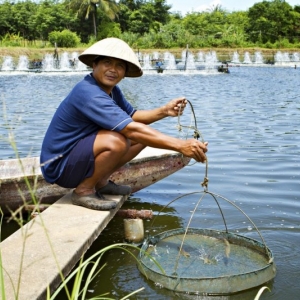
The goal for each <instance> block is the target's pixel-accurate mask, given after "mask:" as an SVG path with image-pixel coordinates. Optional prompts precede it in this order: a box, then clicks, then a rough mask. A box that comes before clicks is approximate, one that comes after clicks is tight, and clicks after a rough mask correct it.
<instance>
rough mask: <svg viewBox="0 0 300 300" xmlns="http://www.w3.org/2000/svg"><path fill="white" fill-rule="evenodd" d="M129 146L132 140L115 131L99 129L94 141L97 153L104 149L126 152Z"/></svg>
mask: <svg viewBox="0 0 300 300" xmlns="http://www.w3.org/2000/svg"><path fill="white" fill-rule="evenodd" d="M129 147H130V140H128V139H127V138H126V137H125V136H124V135H122V134H120V133H118V132H114V131H105V132H103V131H99V132H98V134H97V136H96V139H95V143H94V151H95V152H96V153H95V154H96V155H97V153H100V152H103V151H111V152H114V153H126V152H127V151H128V150H129Z"/></svg>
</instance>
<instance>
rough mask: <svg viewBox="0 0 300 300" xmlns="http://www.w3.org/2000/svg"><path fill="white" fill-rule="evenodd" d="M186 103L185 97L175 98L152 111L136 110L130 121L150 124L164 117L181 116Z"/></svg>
mask: <svg viewBox="0 0 300 300" xmlns="http://www.w3.org/2000/svg"><path fill="white" fill-rule="evenodd" d="M186 103H187V101H186V99H185V97H180V98H176V99H173V100H171V101H170V102H169V103H167V104H166V105H164V106H161V107H158V108H155V109H152V110H137V111H136V112H135V113H134V115H133V116H132V119H133V120H134V121H135V122H139V123H143V124H151V123H153V122H156V121H158V120H161V119H163V118H166V117H176V116H178V114H179V113H180V114H182V112H183V110H184V108H185V105H186Z"/></svg>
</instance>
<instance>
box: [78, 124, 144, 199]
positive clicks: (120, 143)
mask: <svg viewBox="0 0 300 300" xmlns="http://www.w3.org/2000/svg"><path fill="white" fill-rule="evenodd" d="M144 148H145V146H144V145H141V144H131V141H130V140H128V139H126V138H125V137H124V136H123V135H121V134H119V133H117V132H114V131H107V130H101V131H99V132H98V134H97V136H96V138H95V142H94V147H93V152H94V157H95V168H94V172H93V175H92V176H91V177H88V178H86V179H85V180H83V181H82V182H81V183H80V184H79V185H78V186H77V187H76V189H75V193H76V194H77V195H90V194H94V193H95V189H99V188H101V187H103V186H105V185H106V184H107V181H108V178H109V177H110V176H111V174H112V173H114V172H115V171H116V170H118V169H119V168H120V167H122V166H123V165H124V164H126V163H127V162H128V161H130V160H132V159H133V158H134V157H135V156H136V155H137V154H139V153H140V152H141V151H142V150H143V149H144Z"/></svg>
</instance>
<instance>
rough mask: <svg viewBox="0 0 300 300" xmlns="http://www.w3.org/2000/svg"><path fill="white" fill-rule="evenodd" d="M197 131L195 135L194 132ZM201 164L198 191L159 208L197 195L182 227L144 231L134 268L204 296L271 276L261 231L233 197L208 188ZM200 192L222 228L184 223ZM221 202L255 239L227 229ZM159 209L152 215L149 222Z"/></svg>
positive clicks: (193, 214) (270, 259)
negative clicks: (242, 220)
mask: <svg viewBox="0 0 300 300" xmlns="http://www.w3.org/2000/svg"><path fill="white" fill-rule="evenodd" d="M193 129H194V130H195V128H193ZM195 131H197V129H196V130H195ZM197 136H199V137H200V134H198V132H197ZM207 170H208V162H207V161H206V174H205V177H204V181H203V182H202V186H203V187H204V191H200V192H192V193H189V194H186V195H183V196H180V197H178V198H176V199H174V200H172V201H171V202H169V203H168V204H167V205H166V206H165V207H164V208H163V209H162V210H161V212H162V211H164V209H165V208H167V207H168V206H169V205H170V204H171V203H173V202H175V201H177V200H181V199H183V198H184V197H188V198H189V199H187V200H184V201H183V203H186V202H188V200H190V199H192V196H193V195H200V197H199V199H198V200H197V201H196V202H195V204H194V209H193V210H192V211H191V216H190V219H189V221H188V223H187V226H186V228H177V229H173V230H169V231H165V232H162V233H160V234H157V235H153V236H151V235H149V236H148V237H147V238H146V239H145V241H144V243H143V245H142V247H141V250H140V253H139V264H138V268H139V270H140V271H141V272H142V273H143V274H144V275H145V276H146V277H147V278H148V279H150V280H152V281H153V282H155V283H156V284H158V285H160V286H161V287H164V288H166V289H169V290H173V291H175V292H184V293H189V294H192V293H195V294H197V295H206V296H207V295H230V294H234V293H238V292H241V291H244V290H247V289H251V288H254V287H258V286H260V285H262V284H264V283H266V282H268V281H270V280H272V279H273V278H274V277H275V275H276V266H275V263H274V258H273V255H272V252H271V250H270V249H269V248H268V247H267V246H266V243H265V241H264V239H263V237H262V235H261V233H260V232H259V230H258V228H257V227H256V226H255V224H254V223H253V222H252V220H251V219H250V218H249V217H248V216H247V215H246V214H245V213H244V212H243V211H242V210H241V209H240V208H239V207H238V206H237V205H236V204H235V203H233V202H232V201H230V200H228V199H226V198H224V197H222V196H220V195H217V194H214V193H212V192H209V191H208V177H207ZM205 197H211V198H210V199H209V200H213V203H215V204H216V209H217V210H218V211H219V212H220V216H221V218H222V220H223V223H224V229H223V225H222V227H221V228H222V230H215V229H201V228H193V227H192V226H190V225H191V222H192V219H193V218H195V219H196V220H198V216H197V213H198V212H199V205H200V203H201V202H202V200H203V199H204V198H205ZM221 202H222V206H223V204H224V202H225V204H226V205H227V204H229V207H234V208H235V209H237V210H238V211H239V212H240V213H242V214H243V215H244V216H245V217H246V218H247V219H248V221H249V222H250V223H251V224H252V227H253V228H255V230H256V232H257V234H258V236H259V238H260V240H261V241H257V240H255V239H252V238H249V237H246V236H243V235H240V234H236V233H233V232H229V230H228V227H227V223H226V221H225V217H224V213H223V209H222V207H221ZM224 207H225V206H224ZM159 214H160V213H159ZM159 214H158V215H157V216H156V217H155V218H154V219H153V221H152V224H151V227H152V226H153V224H154V222H155V220H156V218H157V217H158V216H159ZM194 221H195V220H194ZM194 221H193V224H194V223H195V222H194ZM252 227H251V228H252ZM149 232H151V230H150V231H149Z"/></svg>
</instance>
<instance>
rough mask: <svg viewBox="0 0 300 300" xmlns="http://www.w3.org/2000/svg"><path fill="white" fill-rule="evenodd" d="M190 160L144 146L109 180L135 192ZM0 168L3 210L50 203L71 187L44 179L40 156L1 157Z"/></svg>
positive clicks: (170, 152) (174, 153) (5, 211)
mask: <svg viewBox="0 0 300 300" xmlns="http://www.w3.org/2000/svg"><path fill="white" fill-rule="evenodd" d="M189 161H190V158H187V157H183V156H182V154H180V153H178V152H174V151H170V150H163V149H156V148H151V147H147V148H145V149H144V150H143V151H142V152H141V153H140V154H139V155H138V156H137V157H135V158H134V159H133V160H132V161H130V162H128V163H127V164H126V165H125V166H123V167H122V168H120V169H119V170H118V171H116V172H115V173H114V174H113V175H112V176H111V180H113V181H115V182H116V183H117V184H126V185H130V186H131V188H132V191H133V192H137V191H139V190H141V189H143V188H145V187H147V186H149V185H151V184H153V183H155V182H157V181H159V180H161V179H163V178H164V177H166V176H169V175H170V174H172V173H174V172H176V171H178V170H180V169H181V168H183V167H184V166H186V165H187V164H188V163H189ZM0 170H1V175H0V207H1V209H2V211H3V213H4V214H7V213H8V212H10V211H15V210H16V209H18V208H19V207H21V206H26V205H27V204H28V205H31V204H33V203H43V204H52V203H54V202H55V201H56V200H58V199H59V198H60V197H62V196H63V195H65V194H66V193H68V192H69V191H70V189H66V188H62V187H60V186H58V185H56V184H49V183H47V182H46V181H45V179H44V177H43V176H42V173H41V170H40V162H39V157H26V158H22V159H10V160H0ZM33 198H34V199H33Z"/></svg>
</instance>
